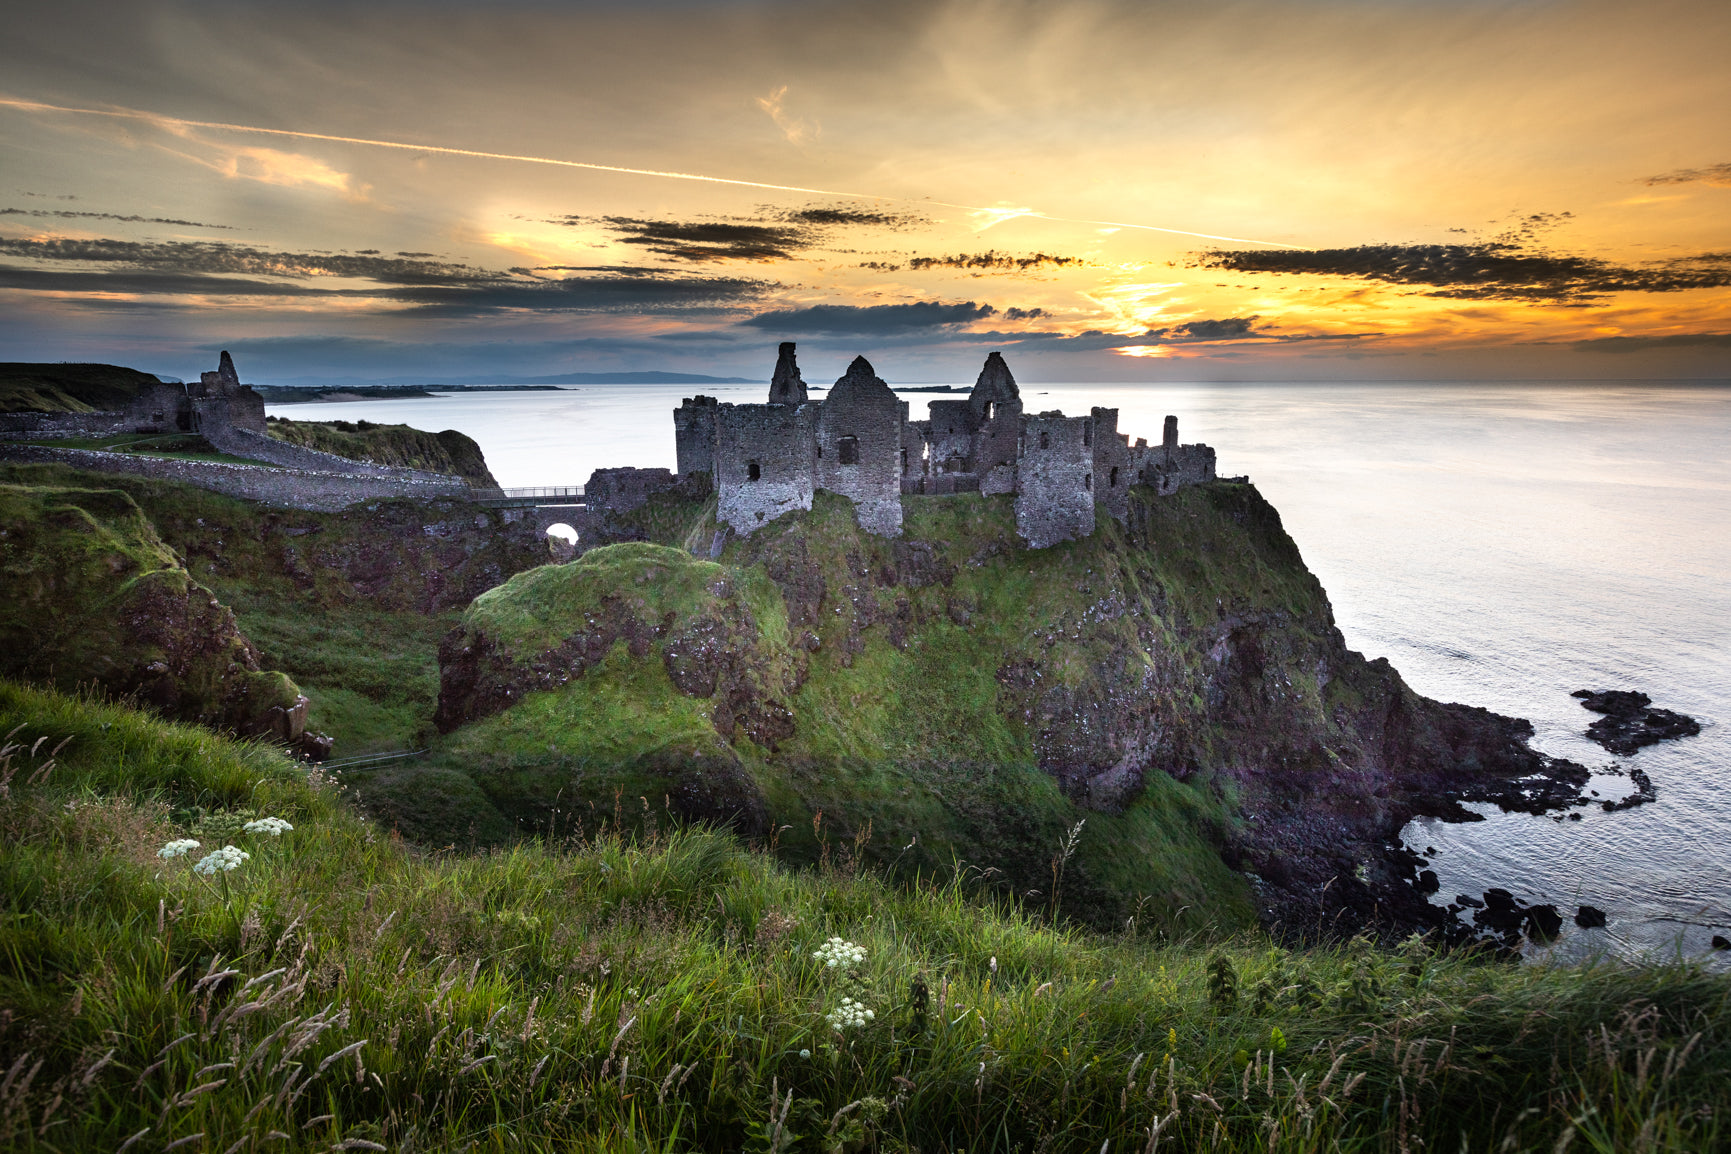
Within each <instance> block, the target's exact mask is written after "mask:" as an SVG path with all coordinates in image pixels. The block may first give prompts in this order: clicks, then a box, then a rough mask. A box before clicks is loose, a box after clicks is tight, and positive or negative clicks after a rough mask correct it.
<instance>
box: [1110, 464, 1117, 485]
mask: <svg viewBox="0 0 1731 1154" xmlns="http://www.w3.org/2000/svg"><path fill="white" fill-rule="evenodd" d="M1108 481H1109V483H1110V484H1111V486H1112V488H1114V489H1116V488H1117V487H1118V466H1116V465H1113V466H1112V475H1111V476H1110V477H1109V478H1108Z"/></svg>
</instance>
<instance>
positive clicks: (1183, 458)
mask: <svg viewBox="0 0 1731 1154" xmlns="http://www.w3.org/2000/svg"><path fill="white" fill-rule="evenodd" d="M1138 446H1139V448H1140V446H1141V442H1138ZM1139 456H1140V457H1141V464H1140V467H1139V468H1138V480H1140V481H1141V483H1142V484H1144V485H1148V486H1151V487H1152V488H1153V489H1154V491H1155V492H1156V493H1159V494H1160V495H1161V496H1163V497H1166V496H1170V495H1171V494H1173V493H1176V492H1177V491H1178V490H1179V489H1182V488H1183V487H1184V486H1186V485H1201V484H1204V483H1206V482H1208V481H1212V480H1214V449H1213V447H1212V446H1210V445H1200V444H1199V445H1181V444H1179V443H1178V418H1177V417H1171V416H1169V417H1167V418H1166V427H1165V428H1164V429H1163V430H1162V435H1161V438H1160V447H1159V448H1157V449H1145V450H1142V452H1141V453H1139Z"/></svg>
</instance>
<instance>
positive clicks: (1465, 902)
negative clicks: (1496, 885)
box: [1455, 894, 1485, 910]
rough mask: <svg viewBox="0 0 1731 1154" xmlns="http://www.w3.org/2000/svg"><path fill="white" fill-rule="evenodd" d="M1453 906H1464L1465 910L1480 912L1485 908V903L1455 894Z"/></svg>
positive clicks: (1465, 895) (1468, 896) (1464, 895)
mask: <svg viewBox="0 0 1731 1154" xmlns="http://www.w3.org/2000/svg"><path fill="white" fill-rule="evenodd" d="M1455 904H1456V905H1457V906H1465V907H1466V908H1467V909H1470V910H1482V909H1484V908H1485V903H1483V902H1481V901H1479V899H1477V898H1475V897H1471V896H1470V895H1467V894H1456V895H1455Z"/></svg>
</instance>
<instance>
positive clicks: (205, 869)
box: [192, 845, 252, 874]
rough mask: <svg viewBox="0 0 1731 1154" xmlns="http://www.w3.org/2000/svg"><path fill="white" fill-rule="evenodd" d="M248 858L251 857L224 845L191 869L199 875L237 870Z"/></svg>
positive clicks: (241, 850)
mask: <svg viewBox="0 0 1731 1154" xmlns="http://www.w3.org/2000/svg"><path fill="white" fill-rule="evenodd" d="M250 857H252V855H251V854H249V853H247V852H246V851H245V850H243V849H236V848H235V847H234V846H232V845H225V846H223V847H222V848H221V849H219V850H217V851H216V852H215V853H210V854H206V855H205V856H204V858H203V860H201V861H200V862H199V863H198V864H197V865H195V866H193V867H192V868H193V870H194V872H196V873H201V874H214V873H220V872H226V871H228V870H232V869H239V868H240V863H241V862H243V861H246V860H247V859H248V858H250Z"/></svg>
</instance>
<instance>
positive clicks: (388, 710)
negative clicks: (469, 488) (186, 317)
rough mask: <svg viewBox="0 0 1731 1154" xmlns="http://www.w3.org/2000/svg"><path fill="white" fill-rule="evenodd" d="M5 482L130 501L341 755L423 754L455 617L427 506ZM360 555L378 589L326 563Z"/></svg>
mask: <svg viewBox="0 0 1731 1154" xmlns="http://www.w3.org/2000/svg"><path fill="white" fill-rule="evenodd" d="M4 482H23V483H28V484H31V485H37V486H74V487H76V486H80V485H88V486H90V487H92V488H101V489H104V490H110V491H116V490H117V491H120V492H123V493H125V494H128V495H129V496H130V497H131V498H132V499H133V500H135V501H136V502H137V504H138V506H139V507H141V508H142V509H143V510H144V513H145V515H146V516H147V517H148V518H149V520H150V522H151V523H152V524H153V525H154V527H155V530H156V531H157V532H159V533H160V535H161V538H162V540H163V541H165V542H166V543H167V544H168V545H169V546H171V547H172V548H173V549H174V550H175V551H176V552H177V553H178V555H179V556H180V557H182V558H184V559H185V567H186V569H187V570H188V571H190V573H191V574H192V576H193V577H194V578H196V579H197V580H198V581H199V582H200V583H202V584H204V585H206V586H208V587H209V588H210V589H211V590H212V591H214V592H215V594H216V595H217V597H218V598H220V599H221V601H222V602H223V604H225V605H227V606H228V607H230V608H231V609H233V610H234V612H235V615H236V617H237V618H238V621H239V624H240V628H241V631H242V632H243V633H245V634H246V636H247V637H248V638H249V639H250V640H251V641H252V642H253V643H254V645H255V646H257V648H258V650H259V653H260V657H261V663H262V664H263V665H264V666H265V667H266V668H272V669H281V670H284V671H286V672H288V673H289V674H290V675H291V676H292V677H294V679H295V681H296V683H297V684H299V685H300V687H301V689H302V691H303V692H305V693H306V694H307V696H308V697H309V698H310V699H311V701H312V706H311V710H310V713H309V718H308V728H310V729H313V730H320V731H323V732H325V733H329V734H330V735H332V736H333V737H335V738H336V739H337V747H336V754H337V756H339V757H340V756H349V755H354V754H360V753H369V752H374V751H383V750H396V749H404V748H411V747H415V743H416V739H417V737H418V736H419V735H420V734H421V732H422V731H423V730H428V729H430V727H431V718H432V713H433V705H434V701H435V699H436V697H437V694H438V656H437V654H438V642H439V638H440V637H441V636H443V635H444V634H445V632H447V631H448V630H449V629H450V628H451V626H452V625H454V624H455V623H456V620H457V617H458V611H457V610H456V609H454V608H439V607H432V611H430V612H429V611H428V610H429V606H428V604H427V603H426V600H425V598H426V596H427V588H428V585H429V582H428V581H427V580H426V575H425V573H424V572H423V570H424V569H425V568H426V561H425V557H424V554H423V553H422V552H420V550H421V549H422V548H423V547H424V546H425V544H426V538H425V536H424V534H423V533H422V531H421V528H420V525H419V523H418V519H425V517H424V516H423V515H422V514H423V511H420V510H416V509H412V508H406V507H405V508H403V509H402V510H400V511H401V512H402V515H401V516H396V515H394V513H392V510H396V509H397V506H396V504H395V503H386V504H387V505H388V506H389V508H388V509H387V513H391V515H386V516H377V517H374V518H372V519H369V516H368V515H365V514H353V515H350V514H341V513H337V514H319V513H288V512H282V511H274V510H267V509H261V508H259V507H258V506H256V505H251V504H248V503H247V502H244V501H238V500H234V499H232V498H228V497H223V496H220V495H218V494H215V493H209V492H206V491H204V490H202V489H196V488H193V487H191V486H187V485H179V484H175V483H173V482H167V481H155V480H151V479H147V478H135V477H115V476H108V475H92V474H87V473H80V472H78V471H76V470H72V469H68V468H65V467H62V466H49V465H0V483H4ZM430 515H432V516H440V515H442V514H438V513H437V512H434V513H432V514H430ZM303 530H313V531H311V532H305V533H302V531H303ZM291 534H301V535H291ZM360 549H365V550H367V551H369V552H371V553H375V554H377V555H378V560H377V563H376V566H375V568H376V569H377V571H378V573H379V577H378V580H377V581H375V582H370V583H369V584H368V589H369V590H370V592H362V591H360V590H359V589H358V588H357V586H356V584H355V582H354V581H352V580H350V578H349V576H348V574H347V572H346V571H345V570H344V569H342V568H338V567H334V566H332V565H326V564H323V563H321V560H320V558H321V556H327V557H336V558H339V559H340V558H343V557H346V556H349V555H352V554H353V553H355V552H356V551H357V550H360ZM489 550H491V553H489ZM492 554H497V557H494V556H492ZM495 561H496V563H497V566H498V567H499V569H500V570H501V572H500V576H501V577H502V576H503V575H504V573H506V572H509V571H511V569H513V568H516V567H520V566H521V564H522V561H521V559H520V558H515V557H514V556H513V555H509V554H508V551H507V550H506V549H505V548H504V547H503V546H497V545H495V546H488V547H485V548H483V549H481V550H480V551H479V552H478V553H477V554H476V555H475V557H474V558H473V559H472V563H476V564H485V563H491V562H495Z"/></svg>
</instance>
